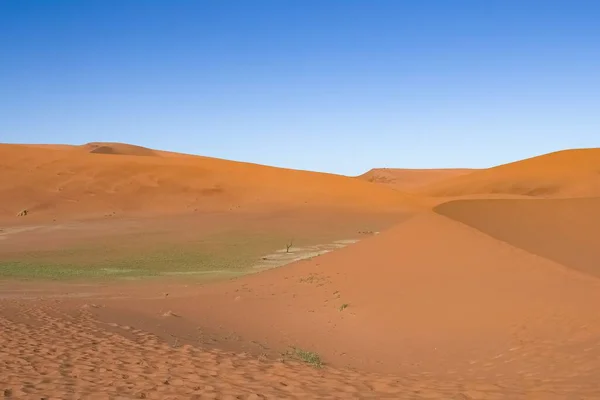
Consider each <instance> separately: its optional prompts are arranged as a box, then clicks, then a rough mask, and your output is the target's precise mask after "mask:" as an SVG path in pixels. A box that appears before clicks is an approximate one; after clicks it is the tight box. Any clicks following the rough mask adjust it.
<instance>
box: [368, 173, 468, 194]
mask: <svg viewBox="0 0 600 400" xmlns="http://www.w3.org/2000/svg"><path fill="white" fill-rule="evenodd" d="M472 171H473V170H472V169H466V168H446V169H406V168H374V169H372V170H370V171H368V172H366V173H364V174H362V175H360V176H358V177H357V178H359V179H363V180H366V181H369V182H375V183H380V184H383V185H388V186H390V187H392V188H394V189H398V190H403V191H411V190H414V189H416V188H419V187H421V186H424V185H429V184H432V183H435V182H439V181H442V180H446V179H449V178H453V177H456V176H460V175H465V174H467V173H469V172H472Z"/></svg>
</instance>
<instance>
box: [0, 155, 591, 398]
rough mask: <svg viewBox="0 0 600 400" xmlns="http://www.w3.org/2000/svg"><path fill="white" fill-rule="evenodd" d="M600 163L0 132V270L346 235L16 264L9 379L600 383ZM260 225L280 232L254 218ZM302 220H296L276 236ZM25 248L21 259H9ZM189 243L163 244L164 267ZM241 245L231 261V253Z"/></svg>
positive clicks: (338, 387)
mask: <svg viewBox="0 0 600 400" xmlns="http://www.w3.org/2000/svg"><path fill="white" fill-rule="evenodd" d="M599 170H600V149H581V150H569V151H564V152H558V153H553V154H548V155H544V156H540V157H534V158H531V159H528V160H523V161H519V162H515V163H511V164H507V165H503V166H498V167H494V168H490V169H484V170H450V171H441V172H440V171H437V172H436V171H431V170H428V171H421V172H415V171H412V172H408V173H407V172H406V171H405V172H402V171H403V170H393V171H394V172H393V174H392V175H391V176H392V177H394V179H397V181H390V180H386V179H383V180H381V179H370V177H373V176H375V177H380V176H382V175H380V173H381V171H379V170H374V171H370V172H369V173H367V174H365V175H363V176H361V177H358V178H357V177H345V176H339V175H330V174H319V173H313V172H308V171H292V170H285V169H279V168H270V167H265V166H260V165H255V164H247V163H238V162H231V161H226V160H218V159H212V158H207V157H197V156H192V155H181V154H175V153H167V152H161V151H158V150H152V149H145V148H141V147H138V146H133V145H124V144H119V143H92V144H87V145H83V146H67V145H55V146H52V145H0V174H1V175H0V199H2V200H1V201H0V221H1V223H2V226H0V228H1V230H0V268H5V270H8V268H13V269H14V268H15V265H16V266H17V267H18V268H34V267H33V265H35V268H38V269H39V268H43V265H45V264H44V263H46V262H47V261H46V260H49V261H48V262H50V261H51V262H53V263H54V262H56V263H58V264H56V265H59V264H60V263H63V264H65V263H67V262H68V263H72V262H78V263H83V264H85V265H89V267H88V268H96V267H94V266H93V263H92V261H94V260H93V259H96V258H99V257H101V256H102V254H103V253H119V252H123V253H124V254H125V253H126V254H127V256H128V257H129V256H130V255H132V254H134V253H136V254H137V253H147V252H151V251H153V250H154V249H156V248H157V247H159V246H160V245H161V243H163V242H168V243H169V246H172V247H173V246H174V247H175V249H176V251H178V252H180V253H181V252H186V251H188V250H186V249H188V246H191V247H197V246H199V245H200V244H202V245H207V243H208V245H210V246H213V247H216V248H217V247H218V248H220V247H219V246H221V247H222V246H223V243H225V242H227V241H226V239H223V238H224V237H225V238H227V237H231V235H233V233H232V232H234V233H235V235H237V236H235V241H233V242H232V244H227V246H226V249H225V253H223V254H229V253H234V254H238V253H239V254H242V253H244V254H247V258H248V259H249V260H251V261H252V260H254V258H256V260H254V261H255V262H256V263H257V265H259V264H260V263H263V264H264V262H265V261H269V257H273V255H277V254H288V253H291V254H300V253H301V251H300V249H301V248H303V246H304V248H311V247H310V246H308V243H309V238H312V239H313V240H314V242H315V243H325V242H327V243H330V242H331V243H337V242H339V243H345V245H344V246H339V249H337V250H334V251H329V252H327V253H326V254H312V255H311V254H309V256H308V257H305V258H303V259H301V260H297V261H294V259H293V258H290V260H291V262H290V263H289V264H287V265H283V266H278V267H277V268H263V267H260V268H257V267H249V268H248V269H243V270H242V271H241V273H238V274H234V275H229V276H227V275H224V274H216V276H215V277H213V278H214V279H210V280H209V279H199V278H198V277H192V275H168V274H167V273H164V274H159V275H158V276H155V277H154V278H152V279H150V278H147V279H146V278H144V277H141V276H137V275H136V276H133V275H132V276H128V279H124V278H123V279H117V278H115V277H114V276H109V277H104V278H107V279H97V278H93V279H92V278H90V277H88V276H87V275H82V276H81V277H80V278H79V279H77V276H75V277H70V278H73V279H70V280H64V279H62V277H60V276H59V277H56V276H52V279H50V280H49V279H42V278H43V276H44V275H43V274H42V273H41V272H42V271H40V270H35V269H33V270H32V271H33V272H32V275H31V276H28V279H27V280H22V279H18V280H17V279H15V278H14V277H12V278H11V277H9V276H7V277H6V278H4V279H3V280H2V281H0V326H1V333H0V342H1V346H0V353H1V356H0V360H1V361H0V390H4V396H5V397H8V398H10V397H12V398H27V399H28V398H32V399H34V398H35V399H39V398H49V399H52V398H61V399H62V398H65V399H66V398H82V399H88V398H89V399H91V398H107V399H108V398H115V399H116V398H156V399H167V398H181V399H184V398H185V399H188V398H198V399H204V398H206V399H209V398H217V399H236V398H238V399H260V398H272V399H285V398H289V399H293V398H297V399H300V398H302V399H305V398H315V399H316V398H323V399H326V398H330V399H334V398H339V399H350V398H356V399H363V398H373V399H425V398H438V399H567V398H568V399H571V398H572V399H596V398H600V383H599V382H600V314H599V313H598V306H600V269H599V268H598V265H600V252H599V251H598V247H599V246H598V245H597V243H598V239H597V238H599V237H600V228H599V227H600V202H599V200H600V197H599V196H600V191H598V190H599V188H600V174H598V171H599ZM386 171H387V170H386ZM22 210H27V211H28V213H27V215H25V216H20V217H19V216H17V214H18V213H19V212H20V211H22ZM274 232H276V233H277V235H276V237H275V239H273V241H271V239H270V237H269V236H268V235H274ZM216 234H219V235H221V236H214V235H216ZM227 235H229V236H227ZM244 235H246V236H244ZM257 235H258V236H259V235H263V236H260V237H261V238H263V237H264V238H265V239H264V240H263V239H261V241H260V243H259V242H253V241H251V240H248V241H247V243H248V244H247V245H246V244H243V243H246V242H243V241H242V239H240V238H242V237H244V238H245V237H255V236H256V237H258V236H257ZM293 235H295V237H296V238H297V240H298V241H299V242H290V243H289V244H286V243H285V242H282V239H281V238H285V239H286V240H287V238H291V237H292V236H293ZM111 238H112V239H111ZM115 238H116V239H115ZM267 238H269V239H268V240H267ZM298 238H301V239H298ZM334 239H338V241H337V242H335V241H333V240H334ZM344 239H356V240H346V241H344ZM111 240H112V241H111ZM224 240H225V242H224ZM244 240H245V239H244ZM332 241H333V242H332ZM98 243H102V247H93V246H99V245H98ZM227 243H229V242H227ZM92 245H93V246H92ZM90 246H92V247H90ZM123 246H125V247H123ZM228 246H229V247H228ZM248 246H249V247H252V246H254V247H256V246H258V247H260V246H262V247H260V251H265V252H266V253H264V254H265V256H262V257H261V256H257V254H258V253H254V252H252V251H250V250H248V248H247V247H248ZM286 247H287V248H286ZM80 248H81V249H84V250H82V253H81V254H79V253H78V251H79V250H77V251H76V250H75V249H80ZM211 248H212V247H211ZM65 249H66V250H65ZM67 250H68V251H67ZM219 251H221V250H219ZM296 252H297V253H296ZM67 253H68V254H67ZM73 254H75V255H73ZM219 254H221V253H219ZM19 257H20V258H22V259H27V260H28V261H27V263H24V264H14V262H15V261H14V260H18V259H19ZM175 259H176V258H173V256H172V254H171V253H169V256H168V257H166V256H165V257H163V258H160V259H159V262H160V263H162V264H165V266H164V268H165V271H168V270H170V269H173V268H175V266H174V263H175ZM3 260H4V261H3ZM8 260H11V261H8ZM36 260H38V261H39V260H42V261H40V263H41V264H40V263H38V264H35V263H34V261H36ZM67 260H68V261H67ZM194 260H195V259H194ZM239 260H241V258H240V259H239ZM244 260H246V259H244ZM2 262H4V264H2ZM147 262H150V261H148V260H147V259H143V260H142V261H141V263H142V264H145V263H147ZM152 262H154V261H152ZM186 262H187V261H186ZM194 262H196V261H194ZM198 262H200V261H198ZM239 262H241V261H239ZM10 263H12V264H10ZM211 263H216V261H215V260H212V261H211ZM231 263H233V264H236V263H238V259H237V258H231V259H230V258H226V259H225V261H224V262H222V263H216V264H218V265H219V268H221V269H223V271H221V272H224V271H225V269H227V268H234V266H232V265H229V264H231ZM216 264H215V265H216ZM40 265H42V266H40ZM48 265H50V264H48ZM52 265H54V264H52ZM178 265H179V264H178ZM47 268H52V266H48V267H47ZM77 271H80V272H81V271H83V272H84V273H85V270H77ZM160 271H161V273H163V272H165V271H163V270H162V269H161V270H160ZM191 272H193V270H192V271H191ZM36 273H37V275H36ZM108 278H110V279H108Z"/></svg>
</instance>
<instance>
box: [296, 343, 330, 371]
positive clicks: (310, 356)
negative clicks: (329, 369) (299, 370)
mask: <svg viewBox="0 0 600 400" xmlns="http://www.w3.org/2000/svg"><path fill="white" fill-rule="evenodd" d="M291 356H292V357H293V358H296V359H298V360H300V361H302V362H305V363H307V364H310V365H312V366H313V367H316V368H321V367H322V366H323V362H322V361H321V357H320V356H319V355H318V354H317V353H314V352H312V351H306V350H302V349H298V348H293V349H292V353H291Z"/></svg>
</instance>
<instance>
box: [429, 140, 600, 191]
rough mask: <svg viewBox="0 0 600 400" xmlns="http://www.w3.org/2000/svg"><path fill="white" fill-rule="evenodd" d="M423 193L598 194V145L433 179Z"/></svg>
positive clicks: (599, 166) (599, 164) (599, 167)
mask: <svg viewBox="0 0 600 400" xmlns="http://www.w3.org/2000/svg"><path fill="white" fill-rule="evenodd" d="M419 193H422V194H424V195H427V196H442V197H457V196H470V195H525V196H535V197H594V196H600V148H590V149H575V150H564V151H558V152H554V153H549V154H545V155H542V156H538V157H533V158H528V159H525V160H521V161H516V162H513V163H509V164H504V165H500V166H497V167H493V168H488V169H483V170H477V171H475V172H472V173H470V174H467V175H462V176H458V177H455V178H451V179H448V180H445V181H442V182H439V183H433V184H431V185H428V186H426V187H423V188H421V189H420V190H419Z"/></svg>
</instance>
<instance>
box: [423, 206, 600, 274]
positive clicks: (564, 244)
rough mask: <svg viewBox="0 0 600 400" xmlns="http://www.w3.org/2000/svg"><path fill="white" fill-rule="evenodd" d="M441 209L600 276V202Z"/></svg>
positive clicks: (508, 239)
mask: <svg viewBox="0 0 600 400" xmlns="http://www.w3.org/2000/svg"><path fill="white" fill-rule="evenodd" d="M435 210H436V211H437V212H438V213H440V214H443V215H446V216H448V217H450V218H453V219H455V220H457V221H460V222H463V223H465V224H467V225H469V226H472V227H474V228H477V229H479V230H481V231H482V232H484V233H486V234H488V235H490V236H492V237H494V238H496V239H499V240H502V241H505V242H507V243H510V244H512V245H514V246H516V247H520V248H522V249H524V250H527V251H528V252H530V253H533V254H537V255H540V256H542V257H545V258H548V259H551V260H554V261H556V262H559V263H561V264H562V265H565V266H568V267H571V268H574V269H576V270H579V271H582V272H585V273H588V274H591V275H594V276H597V277H600V245H599V241H600V198H575V199H533V200H512V199H511V200H458V201H452V202H448V203H445V204H442V205H440V206H438V207H436V209H435Z"/></svg>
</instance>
